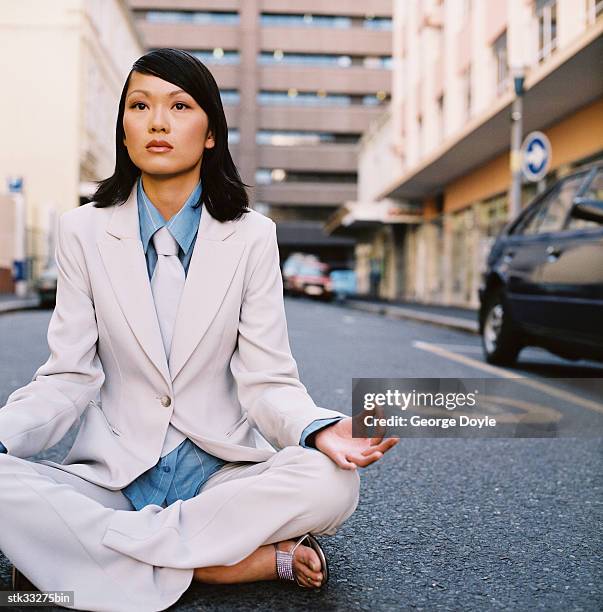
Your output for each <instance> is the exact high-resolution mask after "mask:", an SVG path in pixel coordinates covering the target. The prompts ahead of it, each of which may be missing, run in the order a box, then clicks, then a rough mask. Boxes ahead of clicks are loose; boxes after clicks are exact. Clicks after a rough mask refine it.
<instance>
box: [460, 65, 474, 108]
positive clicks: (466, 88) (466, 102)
mask: <svg viewBox="0 0 603 612" xmlns="http://www.w3.org/2000/svg"><path fill="white" fill-rule="evenodd" d="M461 95H462V97H463V108H464V110H465V120H468V119H469V118H470V117H471V112H472V108H471V104H472V100H471V66H468V67H467V69H466V70H464V71H463V74H462V75H461Z"/></svg>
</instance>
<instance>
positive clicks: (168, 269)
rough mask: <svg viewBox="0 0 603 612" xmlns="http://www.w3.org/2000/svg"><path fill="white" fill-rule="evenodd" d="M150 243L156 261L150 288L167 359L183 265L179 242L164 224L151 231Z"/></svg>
mask: <svg viewBox="0 0 603 612" xmlns="http://www.w3.org/2000/svg"><path fill="white" fill-rule="evenodd" d="M153 244H154V245H155V250H156V251H157V264H156V265H155V270H154V271H153V277H152V278H151V290H152V292H153V298H154V300H155V309H156V310H157V319H158V320H159V328H160V329H161V336H162V338H163V345H164V347H165V354H166V356H167V357H168V359H169V356H170V349H171V344H172V335H173V333H174V324H175V322H176V313H177V311H178V304H179V303H180V297H181V295H182V290H183V288H184V281H185V275H184V268H183V267H182V263H180V259H178V243H177V242H176V239H175V238H174V237H173V236H172V234H170V231H169V230H168V228H167V226H165V225H164V226H163V227H162V228H161V229H160V230H158V231H156V232H155V234H154V235H153Z"/></svg>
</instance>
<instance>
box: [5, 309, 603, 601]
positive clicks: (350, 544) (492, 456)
mask: <svg viewBox="0 0 603 612" xmlns="http://www.w3.org/2000/svg"><path fill="white" fill-rule="evenodd" d="M286 306H287V316H288V322H289V336H290V341H291V346H292V350H293V354H294V356H295V358H296V360H297V362H298V366H299V370H300V377H301V380H302V382H303V383H304V384H305V385H306V387H307V388H308V391H309V392H310V394H311V395H312V397H313V398H314V400H315V401H316V403H317V404H319V405H322V406H325V407H329V408H335V409H338V410H342V411H343V412H347V413H350V411H351V398H352V378H369V377H376V378H397V377H472V378H480V377H491V376H498V375H499V374H502V372H498V371H493V370H487V369H485V368H484V367H483V361H482V360H481V355H480V352H479V339H478V338H477V337H476V336H474V335H471V334H467V333H463V332H457V331H453V330H449V329H444V328H441V327H435V326H432V325H428V324H423V323H414V322H411V321H401V320H395V319H389V318H387V317H384V316H379V315H374V314H370V313H365V312H360V311H352V310H349V309H346V308H345V307H342V306H338V305H334V304H321V303H316V302H312V301H307V300H287V303H286ZM49 318H50V312H49V311H28V312H20V313H10V314H4V315H2V316H0V338H2V341H1V343H0V406H2V405H4V402H5V401H6V398H7V397H8V395H9V394H10V393H11V392H12V391H13V390H14V389H16V388H18V387H19V386H22V385H24V384H26V383H27V382H28V381H29V380H30V379H31V376H32V375H33V372H34V371H35V370H36V368H37V367H38V366H39V365H40V364H41V363H43V362H44V361H45V360H46V358H47V355H48V347H47V345H46V340H45V337H46V329H47V326H48V321H49ZM515 373H516V374H521V375H525V376H528V377H530V378H531V379H532V380H536V381H539V382H541V383H542V384H543V385H545V388H544V391H543V390H542V389H541V393H540V401H541V403H544V404H547V405H549V404H553V403H554V402H555V391H556V390H557V391H564V392H567V393H573V392H575V389H572V388H571V386H570V387H568V385H567V383H564V382H563V381H560V380H555V377H563V378H567V379H571V378H578V377H582V378H586V377H593V378H598V377H599V378H603V368H602V367H601V366H598V365H595V364H592V363H587V362H580V363H577V364H574V363H570V362H565V361H562V360H560V359H556V358H554V357H552V356H549V355H548V354H547V353H545V352H544V351H540V350H524V351H523V352H522V354H521V356H520V362H519V364H518V367H517V368H516V369H515ZM547 389H548V390H547ZM573 409H574V410H575V411H576V413H578V412H579V411H583V412H584V413H585V414H586V413H588V418H591V419H597V418H598V417H603V415H602V414H599V413H596V411H594V412H593V411H592V410H591V409H590V408H589V407H588V403H584V405H581V404H580V403H579V404H578V405H577V406H575V407H574V408H573ZM72 436H73V432H72V433H70V434H68V435H67V436H66V437H65V439H64V440H63V441H62V442H61V443H60V444H58V445H57V446H56V447H54V448H53V449H50V450H49V451H46V452H45V453H44V454H42V455H39V456H36V457H35V459H39V458H52V459H55V460H56V459H57V458H60V457H62V456H64V455H65V453H66V452H67V449H68V448H69V443H70V441H71V440H72ZM0 440H1V432H0ZM602 450H603V438H602V437H596V438H586V437H584V438H581V437H579V438H540V439H535V438H495V439H470V438H463V439H450V438H441V439H432V438H402V439H401V441H400V443H399V444H398V445H397V446H396V447H395V448H394V449H393V450H392V451H391V452H390V453H388V454H387V455H386V456H385V457H384V458H383V459H382V460H381V461H379V462H377V463H376V464H374V465H372V466H370V467H369V468H366V469H361V470H360V475H361V479H362V493H361V499H360V504H359V506H358V508H357V510H356V512H355V513H354V514H353V515H352V517H351V518H350V519H349V520H348V521H347V522H346V523H345V524H344V525H343V526H342V528H341V529H340V531H339V532H338V533H337V534H336V535H335V536H332V537H322V538H320V540H321V543H322V544H323V546H324V548H325V551H326V553H327V555H328V558H329V563H330V567H331V571H332V577H331V581H330V582H329V585H328V586H327V587H326V588H324V589H323V590H322V591H321V592H319V593H314V592H312V593H310V592H306V591H305V590H302V589H300V588H299V587H297V586H295V585H290V584H285V583H278V582H262V583H255V584H247V585H234V586H227V587H216V586H208V585H201V584H198V583H193V585H192V586H191V588H190V589H189V590H188V591H187V593H185V594H184V596H183V597H182V598H181V600H180V601H179V602H178V603H177V604H176V605H175V606H174V607H173V608H171V609H174V610H207V611H210V610H211V611H213V610H216V611H228V612H230V611H231V610H252V609H254V610H255V609H260V610H275V611H276V610H279V611H280V610H283V609H285V610H306V609H308V608H309V607H312V608H315V609H318V610H346V611H347V610H371V611H381V610H426V611H432V610H455V611H456V610H464V611H471V610H476V611H483V610H513V611H516V610H530V611H531V610H559V611H573V610H575V611H591V610H592V611H595V610H597V611H598V610H601V609H602V608H603V580H602V578H603V572H602V565H603V563H602V559H601V554H600V553H601V550H603V542H602V540H603V537H602V536H603V533H602V532H603V529H602V527H601V508H602V504H603V495H602V491H603V489H602V486H603V482H602V481H603V479H602V474H603V469H602V468H603V452H602ZM233 537H236V531H233ZM0 583H2V584H1V585H0V588H1V589H8V588H9V584H10V576H9V565H8V562H7V560H6V559H5V558H4V557H2V556H1V555H0ZM25 609H26V608H24V610H25Z"/></svg>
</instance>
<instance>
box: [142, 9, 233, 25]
mask: <svg viewBox="0 0 603 612" xmlns="http://www.w3.org/2000/svg"><path fill="white" fill-rule="evenodd" d="M135 15H136V16H139V15H141V16H142V17H143V19H145V20H146V21H148V22H149V23H190V24H194V25H212V24H213V25H236V24H238V23H239V14H238V13H233V12H217V11H136V12H135Z"/></svg>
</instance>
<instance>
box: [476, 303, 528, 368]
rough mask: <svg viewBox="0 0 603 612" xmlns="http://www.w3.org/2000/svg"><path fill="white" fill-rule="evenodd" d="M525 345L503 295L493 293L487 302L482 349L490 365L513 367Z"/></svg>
mask: <svg viewBox="0 0 603 612" xmlns="http://www.w3.org/2000/svg"><path fill="white" fill-rule="evenodd" d="M522 348H523V345H522V344H521V342H520V341H519V339H518V337H517V332H516V331H515V330H514V329H513V326H512V323H511V321H510V318H509V315H508V312H507V309H506V306H505V301H504V299H503V294H502V292H500V291H496V292H495V293H493V294H492V295H491V296H490V298H489V299H488V301H487V305H486V308H485V312H484V323H483V329H482V349H483V351H484V357H485V359H486V361H487V362H488V363H492V364H494V365H507V366H508V365H512V364H514V363H515V362H516V361H517V356H518V355H519V351H521V349H522Z"/></svg>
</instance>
